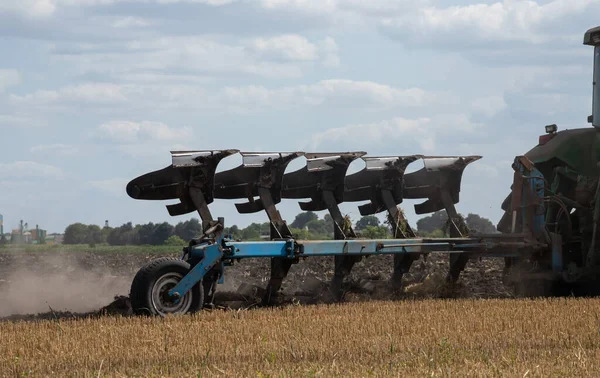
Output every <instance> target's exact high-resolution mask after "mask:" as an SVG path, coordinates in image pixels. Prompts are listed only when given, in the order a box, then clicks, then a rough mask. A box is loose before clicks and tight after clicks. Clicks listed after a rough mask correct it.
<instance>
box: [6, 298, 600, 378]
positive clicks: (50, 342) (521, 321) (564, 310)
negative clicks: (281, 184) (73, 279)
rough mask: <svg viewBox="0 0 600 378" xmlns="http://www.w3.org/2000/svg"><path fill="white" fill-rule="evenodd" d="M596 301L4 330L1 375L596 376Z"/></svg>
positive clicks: (339, 309)
mask: <svg viewBox="0 0 600 378" xmlns="http://www.w3.org/2000/svg"><path fill="white" fill-rule="evenodd" d="M599 310H600V301H598V300H596V299H583V300H581V299H558V300H535V301H530V300H469V299H460V300H408V301H404V302H366V303H349V304H341V305H318V306H309V307H293V306H292V307H285V308H282V309H258V310H239V311H215V312H205V313H201V314H197V315H193V316H183V317H173V318H168V319H158V318H124V317H120V316H117V317H103V318H98V319H78V320H75V319H74V320H58V321H52V320H44V321H40V322H17V323H13V322H3V323H0V334H1V335H2V343H0V367H1V369H0V370H1V371H3V372H4V376H7V377H8V376H13V377H17V376H50V375H52V376H61V377H66V376H81V377H98V376H138V377H142V376H177V377H200V376H235V377H267V376H269V377H280V376H287V377H311V376H319V377H332V376H340V377H348V376H357V377H369V376H418V377H424V376H428V377H431V376H434V377H465V376H488V377H492V376H493V377H496V376H497V377H500V376H503V377H504V376H511V377H593V376H597V374H598V371H600V342H599V337H600V336H599V333H598V331H599V326H600V323H599V320H598V313H599Z"/></svg>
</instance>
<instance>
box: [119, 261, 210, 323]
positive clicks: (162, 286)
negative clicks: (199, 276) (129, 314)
mask: <svg viewBox="0 0 600 378" xmlns="http://www.w3.org/2000/svg"><path fill="white" fill-rule="evenodd" d="M190 269H191V267H190V264H188V263H187V262H185V261H183V260H180V259H177V258H173V257H161V258H158V259H155V260H152V261H150V262H148V263H147V264H146V265H145V266H143V267H142V268H141V269H140V270H139V271H138V272H137V274H136V275H135V277H134V279H133V282H132V283H131V291H130V294H129V296H130V300H131V307H132V310H133V313H134V314H137V315H160V316H166V315H168V314H172V315H181V314H184V313H194V312H197V311H199V310H200V309H201V308H202V304H203V301H204V298H203V297H204V292H203V290H202V284H201V283H200V282H199V283H198V284H196V285H195V286H194V287H193V288H192V289H190V291H188V292H187V293H186V295H184V296H183V297H182V298H180V300H179V302H178V303H174V302H172V301H170V300H168V299H167V297H166V296H165V293H166V292H168V291H169V290H170V289H172V288H173V287H175V285H176V284H177V283H178V282H179V281H181V279H182V278H183V277H184V276H185V275H186V274H187V273H188V272H189V271H190Z"/></svg>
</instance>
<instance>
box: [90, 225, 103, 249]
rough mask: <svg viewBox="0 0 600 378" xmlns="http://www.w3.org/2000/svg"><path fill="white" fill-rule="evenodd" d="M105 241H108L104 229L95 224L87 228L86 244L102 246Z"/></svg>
mask: <svg viewBox="0 0 600 378" xmlns="http://www.w3.org/2000/svg"><path fill="white" fill-rule="evenodd" d="M105 241H106V239H105V238H104V234H103V233H102V229H101V228H100V227H99V226H97V225H95V224H90V225H89V226H87V235H86V243H88V244H100V243H104V242H105Z"/></svg>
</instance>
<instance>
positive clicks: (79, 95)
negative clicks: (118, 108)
mask: <svg viewBox="0 0 600 378" xmlns="http://www.w3.org/2000/svg"><path fill="white" fill-rule="evenodd" d="M127 89H128V87H127V86H122V85H117V84H109V83H85V84H78V85H72V86H67V87H63V88H60V89H58V90H37V91H35V92H33V93H30V94H26V95H23V96H19V95H11V96H10V98H11V100H12V101H13V102H14V103H15V104H25V105H27V104H30V103H33V104H53V103H73V102H83V103H105V104H110V103H120V102H124V101H127V96H126V94H125V92H126V91H127ZM129 89H131V88H129Z"/></svg>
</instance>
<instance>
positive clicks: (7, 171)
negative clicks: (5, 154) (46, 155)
mask: <svg viewBox="0 0 600 378" xmlns="http://www.w3.org/2000/svg"><path fill="white" fill-rule="evenodd" d="M64 175H65V174H64V172H63V171H62V169H60V168H58V167H55V166H53V165H48V164H42V163H37V162H34V161H16V162H14V163H0V176H2V178H3V179H10V178H18V179H22V178H40V177H41V178H62V177H64Z"/></svg>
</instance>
